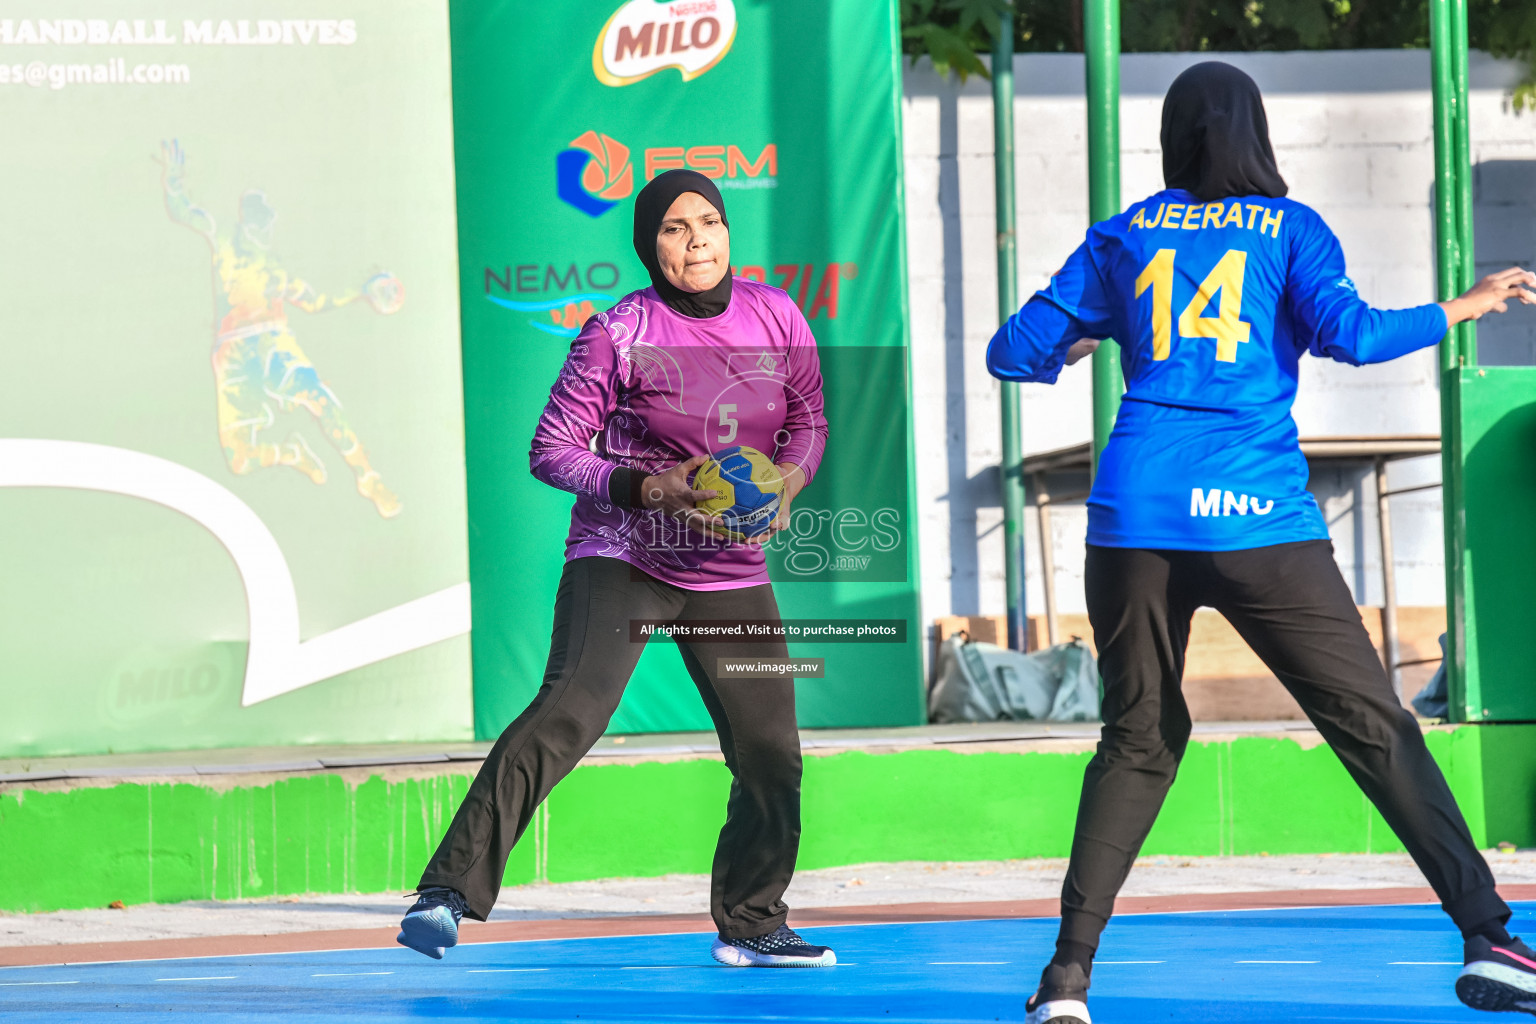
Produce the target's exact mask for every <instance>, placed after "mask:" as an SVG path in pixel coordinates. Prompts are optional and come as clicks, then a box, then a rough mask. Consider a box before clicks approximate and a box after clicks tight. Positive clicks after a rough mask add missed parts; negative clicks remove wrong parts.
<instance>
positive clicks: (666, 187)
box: [635, 169, 731, 319]
mask: <svg viewBox="0 0 1536 1024" xmlns="http://www.w3.org/2000/svg"><path fill="white" fill-rule="evenodd" d="M684 192H697V193H698V194H699V195H701V196H703V197H704V198H705V200H707V201H708V202H709V205H711V206H713V207H714V208H715V209H716V210H717V211H718V212H719V214H720V223H722V224H724V225H725V226H726V227H727V228H729V227H730V226H731V221H730V218H728V217H726V215H725V200H724V199H721V198H720V190H719V189H718V188H716V187H715V183H714V182H712V181H710V180H709V179H708V178H706V177H704V175H702V174H700V173H699V172H698V171H685V170H681V169H678V170H671V171H663V172H662V173H661V174H658V175H656V177H654V178H652V179H651V180H650V183H649V184H647V185H646V186H645V188H642V189H641V190H640V194H639V195H638V196H636V197H635V255H637V256H639V257H640V262H641V263H643V264H645V269H646V272H647V273H649V274H650V275H651V285H652V286H653V287H654V288H655V289H656V294H657V295H660V296H661V301H663V302H665V303H666V304H667V305H668V306H670V307H671V308H672V309H673V310H675V311H677V312H679V313H681V314H683V316H691V317H693V318H695V319H704V318H706V317H712V316H719V315H720V314H721V313H724V312H725V307H726V306H728V305H730V304H731V274H730V271H729V270H727V271H726V274H725V276H724V277H722V278H721V279H720V283H719V284H717V285H715V286H714V287H713V288H711V289H709V290H708V291H703V292H685V291H683V290H682V289H681V288H679V287H677V286H676V285H674V284H673V283H672V282H671V281H668V280H667V277H666V275H665V274H663V273H662V272H661V263H660V261H658V260H657V258H656V233H657V232H658V231H660V230H661V219H662V218H663V217H665V216H666V215H667V211H668V210H669V209H671V208H672V204H673V203H675V202H676V201H677V197H678V196H680V195H682V194H683V193H684Z"/></svg>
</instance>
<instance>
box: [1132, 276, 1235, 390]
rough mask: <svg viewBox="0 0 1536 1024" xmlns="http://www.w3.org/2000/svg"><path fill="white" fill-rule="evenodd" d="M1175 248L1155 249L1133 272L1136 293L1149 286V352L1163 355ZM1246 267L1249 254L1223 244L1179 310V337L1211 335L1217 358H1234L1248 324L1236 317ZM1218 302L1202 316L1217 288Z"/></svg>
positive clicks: (1168, 350) (1168, 338) (1168, 339)
mask: <svg viewBox="0 0 1536 1024" xmlns="http://www.w3.org/2000/svg"><path fill="white" fill-rule="evenodd" d="M1176 255H1177V254H1176V253H1175V251H1174V250H1173V249H1159V250H1157V255H1155V256H1153V257H1152V260H1151V262H1149V263H1148V264H1147V265H1146V267H1145V268H1144V269H1143V270H1142V272H1141V274H1140V276H1138V277H1137V278H1136V297H1137V298H1138V299H1139V298H1141V296H1142V293H1143V292H1145V291H1146V290H1147V289H1148V288H1149V287H1150V288H1151V289H1152V358H1153V359H1154V360H1163V359H1167V358H1168V357H1169V356H1170V355H1171V354H1172V353H1173V261H1174V257H1175V256H1176ZM1247 269H1248V254H1247V253H1246V252H1243V251H1242V250H1241V249H1228V250H1227V252H1226V255H1224V256H1222V258H1221V259H1220V260H1218V261H1217V262H1216V265H1215V266H1214V267H1212V268H1211V272H1210V273H1209V274H1207V275H1205V280H1204V281H1201V282H1200V287H1199V288H1197V289H1195V297H1194V298H1192V299H1190V300H1189V305H1187V306H1185V307H1184V312H1182V313H1180V314H1179V336H1180V337H1182V338H1215V339H1216V359H1217V361H1219V362H1223V363H1235V362H1237V345H1238V342H1246V341H1247V340H1248V331H1249V329H1250V325H1249V324H1247V323H1244V322H1243V321H1242V320H1239V319H1238V316H1239V315H1240V314H1241V313H1242V310H1243V275H1244V274H1245V273H1246V272H1247ZM1217 292H1220V293H1221V302H1220V303H1219V304H1218V305H1217V307H1216V315H1215V316H1201V315H1200V314H1201V313H1203V312H1204V311H1205V309H1206V307H1207V306H1209V305H1210V304H1211V300H1212V299H1214V298H1215V297H1216V293H1217Z"/></svg>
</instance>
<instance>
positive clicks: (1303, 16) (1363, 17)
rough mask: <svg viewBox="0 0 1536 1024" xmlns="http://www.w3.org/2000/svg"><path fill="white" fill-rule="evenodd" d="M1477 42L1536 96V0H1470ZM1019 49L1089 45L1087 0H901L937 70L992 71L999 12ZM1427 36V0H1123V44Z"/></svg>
mask: <svg viewBox="0 0 1536 1024" xmlns="http://www.w3.org/2000/svg"><path fill="white" fill-rule="evenodd" d="M1468 3H1469V9H1468V19H1467V20H1468V29H1469V35H1470V37H1471V43H1472V46H1473V47H1474V48H1476V49H1481V50H1487V51H1489V52H1491V53H1493V54H1494V55H1495V56H1499V57H1513V58H1516V59H1519V60H1521V61H1524V63H1525V66H1526V74H1525V79H1524V81H1522V82H1521V83H1520V85H1519V86H1518V87H1517V88H1516V89H1515V94H1514V101H1515V105H1516V106H1517V107H1518V108H1524V107H1526V106H1536V0H1468ZM1009 10H1012V11H1013V16H1014V40H1013V45H1014V49H1015V50H1018V51H1021V52H1047V53H1072V52H1081V51H1082V49H1083V0H901V24H902V38H903V45H904V48H905V51H906V52H907V53H908V54H910V55H911V56H912V58H913V59H914V60H916V59H917V58H918V57H919V56H927V57H930V58H932V60H933V63H934V67H935V68H937V69H938V71H939V73H940V74H949V73H950V72H951V71H953V72H954V73H956V74H958V75H959V76H960V78H961V79H962V80H963V79H965V77H966V76H968V75H971V74H978V75H983V76H985V75H986V73H987V72H986V68H985V66H984V65H983V64H982V63H981V61H980V60H978V59H977V57H976V54H977V53H978V52H983V53H984V52H987V51H990V50H991V48H992V39H993V36H994V34H995V33H996V31H997V26H998V24H999V15H1001V14H1003V13H1006V12H1007V11H1009ZM1428 45H1429V2H1428V0H1122V2H1121V5H1120V48H1121V50H1123V51H1124V52H1127V53H1143V52H1167V51H1239V52H1240V51H1247V50H1355V49H1400V48H1423V47H1427V46H1428Z"/></svg>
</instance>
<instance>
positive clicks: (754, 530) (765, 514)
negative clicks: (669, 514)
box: [693, 444, 784, 540]
mask: <svg viewBox="0 0 1536 1024" xmlns="http://www.w3.org/2000/svg"><path fill="white" fill-rule="evenodd" d="M693 487H694V490H697V491H717V492H718V495H717V496H716V497H713V498H709V499H706V500H705V501H701V502H699V503H698V506H697V507H698V509H699V511H701V512H704V513H707V514H708V515H712V516H719V517H720V518H721V519H722V520H724V521H725V529H726V532H727V533H729V534H730V535H731V537H732V538H734V539H735V540H746V539H747V538H748V537H756V536H757V535H758V534H761V533H763V532H765V531H766V530H767V529H768V525H769V524H770V523H772V522H773V519H774V517H775V516H777V515H778V514H779V503H780V500H781V499H782V497H783V494H784V478H783V477H782V476H780V475H779V469H778V467H777V466H775V465H774V464H773V462H772V460H770V459H769V458H768V456H766V455H764V454H763V453H762V452H760V451H758V450H757V449H756V448H748V447H747V446H746V445H744V444H738V445H734V446H732V447H730V448H725V449H722V450H720V451H718V452H715V454H714V455H712V456H711V457H710V460H709V461H708V462H706V463H704V465H702V466H700V467H699V469H698V471H697V472H696V473H694V476H693Z"/></svg>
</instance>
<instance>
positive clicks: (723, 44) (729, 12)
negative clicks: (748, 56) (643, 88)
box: [592, 0, 736, 86]
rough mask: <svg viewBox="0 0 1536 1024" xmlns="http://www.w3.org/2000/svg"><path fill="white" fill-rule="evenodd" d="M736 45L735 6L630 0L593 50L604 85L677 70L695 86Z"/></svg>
mask: <svg viewBox="0 0 1536 1024" xmlns="http://www.w3.org/2000/svg"><path fill="white" fill-rule="evenodd" d="M735 39H736V5H735V4H734V3H732V0H676V2H672V3H667V2H661V0H629V2H628V3H626V4H624V5H623V6H622V7H620V8H619V9H618V10H617V11H614V12H613V17H611V18H609V19H608V24H606V25H604V26H603V30H602V31H601V32H599V33H598V34H597V44H596V45H595V46H593V48H592V71H593V73H594V74H596V75H597V80H598V81H599V82H602V83H603V84H604V85H612V86H621V85H633V84H634V83H636V82H638V81H640V80H641V79H642V78H649V77H651V76H652V75H654V74H656V72H658V71H664V70H666V69H667V68H677V70H678V72H679V73H680V74H681V75H682V76H683V81H685V82H690V81H692V80H693V79H695V78H698V77H699V76H700V75H702V74H703V73H704V72H706V71H708V70H709V69H710V68H712V67H714V66H715V65H716V64H718V63H720V60H721V58H723V57H724V56H725V55H726V54H727V53H729V52H730V49H731V43H732V42H734V41H735Z"/></svg>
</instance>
